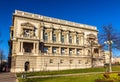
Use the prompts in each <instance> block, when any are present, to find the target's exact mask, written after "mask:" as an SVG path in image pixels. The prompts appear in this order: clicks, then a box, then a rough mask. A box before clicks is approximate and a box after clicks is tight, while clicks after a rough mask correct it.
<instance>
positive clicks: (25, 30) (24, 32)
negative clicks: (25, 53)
mask: <svg viewBox="0 0 120 82" xmlns="http://www.w3.org/2000/svg"><path fill="white" fill-rule="evenodd" d="M23 36H24V37H29V36H30V30H29V29H23Z"/></svg>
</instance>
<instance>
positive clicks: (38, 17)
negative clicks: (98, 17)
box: [14, 10, 97, 30]
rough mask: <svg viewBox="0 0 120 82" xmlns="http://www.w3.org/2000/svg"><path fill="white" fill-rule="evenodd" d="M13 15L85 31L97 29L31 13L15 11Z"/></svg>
mask: <svg viewBox="0 0 120 82" xmlns="http://www.w3.org/2000/svg"><path fill="white" fill-rule="evenodd" d="M14 14H15V15H20V16H25V17H29V18H35V19H39V20H44V21H50V22H55V23H61V24H65V25H70V26H75V27H80V28H81V27H82V28H86V29H93V30H97V28H96V27H95V26H91V25H86V24H80V23H75V22H70V21H66V20H61V19H57V18H51V17H47V16H42V15H38V14H32V13H28V12H23V11H19V10H16V11H15V13H14Z"/></svg>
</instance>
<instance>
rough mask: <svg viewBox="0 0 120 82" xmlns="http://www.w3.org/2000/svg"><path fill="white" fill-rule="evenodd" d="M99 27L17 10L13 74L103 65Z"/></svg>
mask: <svg viewBox="0 0 120 82" xmlns="http://www.w3.org/2000/svg"><path fill="white" fill-rule="evenodd" d="M97 34H98V31H97V28H96V27H94V26H90V25H85V24H79V23H74V22H69V21H65V20H60V19H56V18H51V17H46V16H42V15H38V14H32V13H28V12H23V11H19V10H15V13H14V14H13V20H12V26H11V28H10V41H9V46H10V53H9V62H11V63H10V69H11V72H23V71H47V70H64V69H79V68H90V67H95V66H103V64H104V58H103V52H102V49H101V46H100V45H99V43H98V38H97Z"/></svg>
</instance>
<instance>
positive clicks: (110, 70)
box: [104, 40, 113, 72]
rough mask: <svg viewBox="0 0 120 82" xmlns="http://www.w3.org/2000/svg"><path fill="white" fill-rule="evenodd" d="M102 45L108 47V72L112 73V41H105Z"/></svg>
mask: <svg viewBox="0 0 120 82" xmlns="http://www.w3.org/2000/svg"><path fill="white" fill-rule="evenodd" d="M104 43H105V44H107V45H108V50H109V72H112V67H111V66H112V65H111V63H112V61H111V58H112V44H113V41H112V40H108V41H105V42H104Z"/></svg>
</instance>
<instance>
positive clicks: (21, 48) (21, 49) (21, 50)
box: [20, 42, 23, 53]
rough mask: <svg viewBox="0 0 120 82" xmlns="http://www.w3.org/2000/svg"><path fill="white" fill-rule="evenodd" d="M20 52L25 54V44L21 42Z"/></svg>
mask: <svg viewBox="0 0 120 82" xmlns="http://www.w3.org/2000/svg"><path fill="white" fill-rule="evenodd" d="M20 52H21V53H23V42H20Z"/></svg>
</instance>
